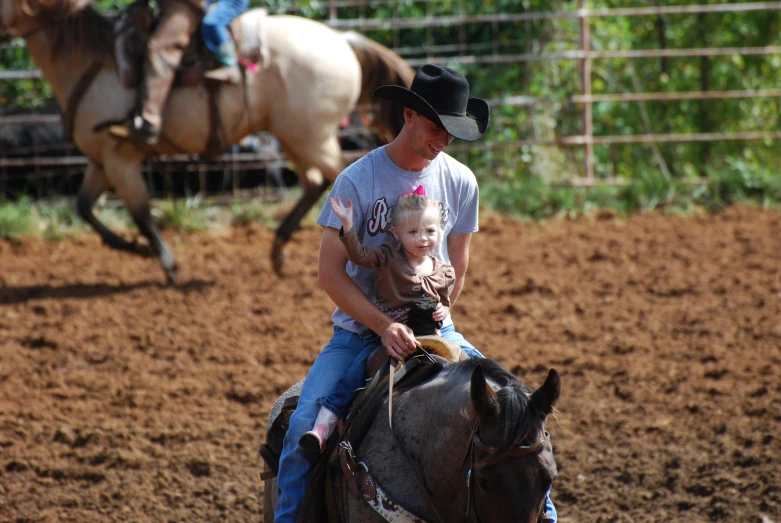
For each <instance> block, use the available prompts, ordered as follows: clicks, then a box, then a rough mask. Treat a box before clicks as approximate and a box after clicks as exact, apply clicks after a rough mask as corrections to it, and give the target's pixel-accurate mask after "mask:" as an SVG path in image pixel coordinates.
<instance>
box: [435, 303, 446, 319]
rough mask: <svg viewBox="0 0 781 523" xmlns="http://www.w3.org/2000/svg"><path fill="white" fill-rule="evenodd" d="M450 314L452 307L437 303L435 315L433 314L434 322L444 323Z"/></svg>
mask: <svg viewBox="0 0 781 523" xmlns="http://www.w3.org/2000/svg"><path fill="white" fill-rule="evenodd" d="M448 314H450V307H447V306H445V305H442V304H441V303H437V306H436V307H435V308H434V314H432V316H433V318H434V321H444V320H445V318H447V315H448Z"/></svg>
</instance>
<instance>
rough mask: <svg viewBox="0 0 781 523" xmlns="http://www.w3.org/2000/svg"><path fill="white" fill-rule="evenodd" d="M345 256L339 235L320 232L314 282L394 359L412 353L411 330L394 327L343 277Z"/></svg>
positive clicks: (396, 325) (334, 232)
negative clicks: (373, 336) (321, 235)
mask: <svg viewBox="0 0 781 523" xmlns="http://www.w3.org/2000/svg"><path fill="white" fill-rule="evenodd" d="M346 265H347V253H346V252H345V250H344V246H343V245H342V242H341V241H340V240H339V231H338V230H337V229H335V228H333V227H325V228H324V229H323V237H322V239H321V241H320V256H319V258H318V262H317V270H318V281H319V282H320V286H321V287H322V288H323V290H324V291H325V293H326V294H328V296H329V297H330V298H331V299H332V300H333V302H334V303H336V305H337V306H338V307H339V308H340V309H342V310H343V311H344V312H345V313H347V314H348V315H349V316H350V317H351V318H353V319H355V320H357V321H359V322H361V323H362V324H364V325H365V326H366V327H368V328H369V329H370V330H372V331H374V332H376V333H378V334H380V336H381V337H382V344H383V345H384V346H385V348H386V349H387V351H388V353H389V354H390V355H391V356H393V357H394V358H396V359H403V358H404V356H405V355H407V354H412V353H413V352H415V348H416V343H415V336H414V335H413V334H412V329H410V328H409V327H407V326H406V325H402V324H401V323H394V322H393V320H391V319H390V318H389V317H388V316H387V315H386V314H385V313H383V312H382V311H381V310H379V309H378V308H377V307H375V306H374V304H373V303H372V302H371V301H369V299H368V298H367V297H366V296H364V294H363V292H361V289H359V288H358V286H357V285H356V284H355V282H354V281H353V280H352V279H351V278H350V276H348V275H347V272H346V270H345V266H346Z"/></svg>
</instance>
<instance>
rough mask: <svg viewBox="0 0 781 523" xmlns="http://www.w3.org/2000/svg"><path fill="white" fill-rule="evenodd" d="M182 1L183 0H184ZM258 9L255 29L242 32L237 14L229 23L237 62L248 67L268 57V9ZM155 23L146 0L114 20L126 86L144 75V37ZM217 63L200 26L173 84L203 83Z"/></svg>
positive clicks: (116, 48) (121, 75)
mask: <svg viewBox="0 0 781 523" xmlns="http://www.w3.org/2000/svg"><path fill="white" fill-rule="evenodd" d="M181 1H185V2H186V1H187V0H181ZM260 11H261V15H260V16H259V17H258V18H257V30H256V31H254V32H253V31H250V32H249V33H251V34H244V33H243V31H242V27H241V22H240V21H239V17H236V18H235V19H234V20H233V21H232V22H231V23H230V25H229V27H228V30H229V32H230V34H231V37H232V39H233V43H234V45H235V47H236V55H237V56H238V57H239V63H240V65H243V66H244V67H246V68H248V69H250V70H251V71H253V69H254V68H255V66H256V65H255V64H257V65H259V66H260V68H264V67H265V66H266V64H267V60H268V49H267V47H266V43H265V41H264V40H263V39H262V38H261V35H262V33H263V31H262V25H263V20H264V19H265V17H266V16H267V11H266V10H265V9H260ZM154 25H155V13H154V10H153V9H152V8H151V7H150V6H149V4H148V3H147V0H136V1H135V2H133V3H132V4H130V5H128V6H127V7H126V8H125V9H124V10H123V11H122V12H121V13H120V15H119V17H118V19H117V21H116V22H115V24H114V33H115V35H116V37H115V41H114V54H115V55H116V60H117V69H118V73H119V78H120V81H121V82H122V84H123V85H124V86H125V87H127V88H130V89H135V88H137V87H138V86H139V84H140V82H141V80H142V78H143V75H142V72H143V67H144V58H145V57H146V52H147V40H148V39H149V36H150V34H151V33H152V31H153V30H154ZM216 67H217V63H216V61H215V59H214V57H213V56H212V53H211V51H209V49H208V48H207V47H206V45H205V44H204V42H203V37H202V35H201V28H200V26H199V27H198V29H197V30H196V32H195V34H194V35H193V36H192V38H191V39H190V44H189V45H188V46H187V48H186V49H185V51H184V54H183V56H182V61H181V63H180V64H179V67H178V68H177V71H176V77H175V79H174V84H173V87H172V88H176V87H193V86H197V85H200V84H202V83H204V78H205V77H204V75H205V73H206V72H207V71H210V70H212V69H215V68H216ZM253 72H254V71H253ZM215 81H217V80H215Z"/></svg>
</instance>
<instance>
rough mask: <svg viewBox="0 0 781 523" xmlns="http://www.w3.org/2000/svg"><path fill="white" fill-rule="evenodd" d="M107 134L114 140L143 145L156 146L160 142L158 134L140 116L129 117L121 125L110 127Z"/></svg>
mask: <svg viewBox="0 0 781 523" xmlns="http://www.w3.org/2000/svg"><path fill="white" fill-rule="evenodd" d="M108 132H109V134H111V136H113V137H115V138H121V139H123V140H134V141H136V142H139V143H140V144H143V145H157V143H158V142H159V141H160V135H159V133H157V132H156V131H155V130H153V129H152V126H151V125H150V124H149V122H147V121H146V120H144V119H143V118H142V117H141V116H140V115H135V116H132V115H131V116H129V117H128V118H127V120H125V121H124V122H122V123H119V124H112V125H110V126H109V127H108Z"/></svg>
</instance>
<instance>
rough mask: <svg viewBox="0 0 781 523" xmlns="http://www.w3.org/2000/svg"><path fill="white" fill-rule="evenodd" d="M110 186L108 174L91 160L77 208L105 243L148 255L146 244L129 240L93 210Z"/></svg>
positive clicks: (78, 197)
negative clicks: (100, 218) (98, 216)
mask: <svg viewBox="0 0 781 523" xmlns="http://www.w3.org/2000/svg"><path fill="white" fill-rule="evenodd" d="M108 188H109V185H108V180H107V179H106V174H105V173H104V172H103V169H102V168H101V167H100V166H99V165H97V164H95V163H93V162H89V164H88V165H87V171H86V172H85V173H84V180H83V181H82V182H81V187H80V188H79V194H78V196H77V197H76V209H77V210H78V212H79V214H80V215H81V217H82V218H83V219H84V221H86V222H87V223H89V224H90V225H91V226H92V228H93V229H95V231H96V232H97V233H98V234H99V235H100V237H101V239H102V240H103V243H105V244H106V245H108V246H109V247H111V248H112V249H119V250H122V251H128V252H132V253H134V254H141V255H148V254H149V253H150V251H149V249H148V248H147V247H146V246H144V245H139V244H138V243H136V242H129V241H127V240H125V239H124V238H122V237H121V236H119V235H117V234H115V233H114V232H112V231H111V230H110V229H109V228H108V227H106V226H105V225H103V223H101V221H100V220H98V218H97V216H95V214H94V213H93V212H92V207H93V205H95V202H96V201H97V199H98V198H100V195H101V194H103V193H104V192H106V191H107V190H108Z"/></svg>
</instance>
